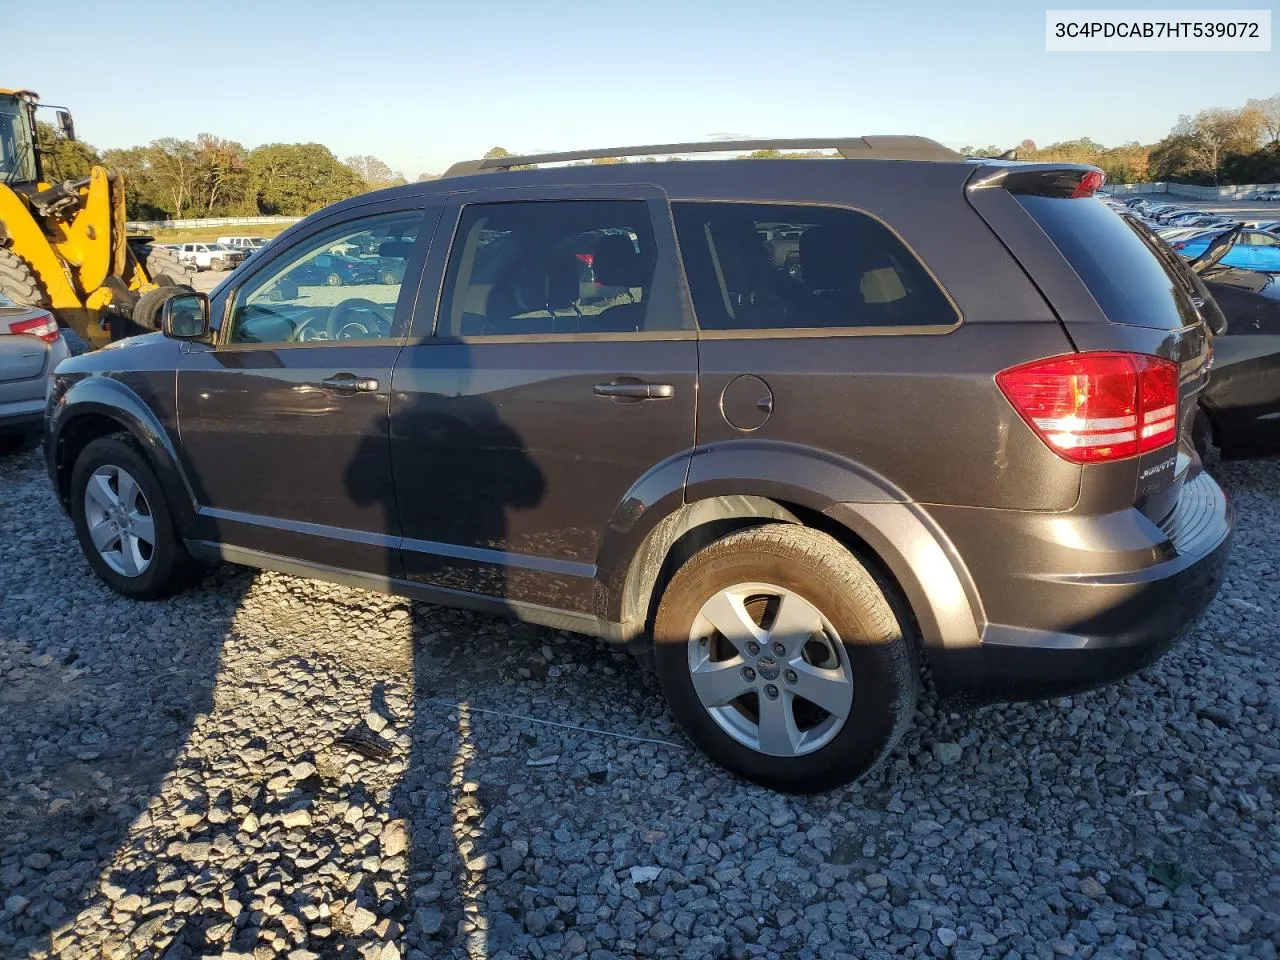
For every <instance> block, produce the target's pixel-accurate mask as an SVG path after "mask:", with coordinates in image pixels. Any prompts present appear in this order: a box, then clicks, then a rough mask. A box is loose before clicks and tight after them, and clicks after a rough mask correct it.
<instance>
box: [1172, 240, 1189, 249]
mask: <svg viewBox="0 0 1280 960" xmlns="http://www.w3.org/2000/svg"><path fill="white" fill-rule="evenodd" d="M1173 249H1175V250H1185V249H1187V241H1185V240H1179V241H1178V242H1177V243H1175V244H1174V245H1173Z"/></svg>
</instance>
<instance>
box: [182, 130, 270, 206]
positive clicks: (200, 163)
mask: <svg viewBox="0 0 1280 960" xmlns="http://www.w3.org/2000/svg"><path fill="white" fill-rule="evenodd" d="M195 158H196V180H195V186H194V189H193V190H192V200H193V204H194V205H195V206H197V207H198V208H200V209H201V210H202V211H203V212H204V215H205V216H215V215H218V214H231V213H257V204H256V203H255V202H254V198H253V196H252V188H253V177H252V175H251V173H250V172H249V163H248V153H247V152H246V151H245V149H244V147H242V146H241V145H240V144H238V143H236V142H235V141H234V140H227V139H225V138H223V137H217V136H214V135H213V134H211V133H202V134H200V136H198V137H197V138H196V150H195Z"/></svg>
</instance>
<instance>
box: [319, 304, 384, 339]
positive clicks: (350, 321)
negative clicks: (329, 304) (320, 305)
mask: <svg viewBox="0 0 1280 960" xmlns="http://www.w3.org/2000/svg"><path fill="white" fill-rule="evenodd" d="M391 322H392V321H391V314H390V313H388V312H387V308H386V307H384V306H383V305H382V304H380V303H374V302H373V301H372V300H366V299H364V298H363V297H353V298H352V299H350V300H343V301H342V302H341V303H339V304H336V305H335V306H334V308H333V309H332V310H330V311H329V319H328V320H327V321H325V331H326V332H327V333H328V335H329V339H330V340H363V339H366V338H370V337H386V336H388V335H390V333H391Z"/></svg>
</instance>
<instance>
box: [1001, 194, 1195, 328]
mask: <svg viewBox="0 0 1280 960" xmlns="http://www.w3.org/2000/svg"><path fill="white" fill-rule="evenodd" d="M1015 197H1016V198H1017V200H1018V202H1019V203H1020V204H1022V206H1023V208H1024V209H1025V210H1026V211H1027V212H1028V213H1029V214H1031V216H1032V217H1034V218H1035V221H1036V223H1038V224H1039V225H1040V227H1041V229H1043V230H1044V232H1045V233H1046V234H1048V235H1049V239H1050V240H1052V241H1053V242H1054V245H1055V246H1057V248H1058V249H1059V250H1060V251H1061V252H1062V255H1063V256H1064V257H1066V258H1067V262H1068V263H1070V264H1071V266H1072V268H1073V269H1074V270H1075V272H1076V273H1077V274H1078V275H1079V277H1080V279H1081V280H1083V281H1084V283H1085V285H1086V286H1087V287H1088V288H1089V292H1090V293H1092V294H1093V298H1094V299H1095V300H1096V301H1098V306H1100V307H1101V308H1102V310H1103V312H1104V313H1105V314H1106V315H1107V317H1108V319H1110V320H1111V322H1112V323H1127V324H1132V325H1134V326H1138V327H1156V328H1157V329H1161V330H1176V329H1178V328H1179V327H1185V326H1189V325H1191V324H1194V323H1196V322H1198V321H1199V315H1198V314H1197V313H1196V309H1195V307H1194V306H1193V305H1192V303H1191V299H1190V296H1189V294H1188V292H1187V289H1186V286H1185V284H1186V281H1185V280H1183V279H1182V278H1181V277H1179V276H1178V273H1177V271H1178V270H1179V269H1180V268H1179V267H1177V266H1176V265H1174V264H1165V263H1164V262H1163V261H1162V257H1161V254H1160V252H1159V251H1158V249H1157V248H1156V246H1155V244H1156V243H1159V241H1158V240H1150V239H1148V238H1147V237H1144V236H1143V235H1142V233H1141V231H1140V229H1139V228H1138V226H1137V225H1136V224H1132V223H1131V222H1130V221H1129V220H1127V219H1125V218H1124V217H1121V216H1120V215H1119V214H1117V213H1115V212H1114V211H1112V210H1108V209H1107V208H1106V206H1105V205H1104V204H1103V203H1102V202H1101V201H1098V200H1085V199H1066V198H1063V197H1041V196H1035V195H1030V194H1015Z"/></svg>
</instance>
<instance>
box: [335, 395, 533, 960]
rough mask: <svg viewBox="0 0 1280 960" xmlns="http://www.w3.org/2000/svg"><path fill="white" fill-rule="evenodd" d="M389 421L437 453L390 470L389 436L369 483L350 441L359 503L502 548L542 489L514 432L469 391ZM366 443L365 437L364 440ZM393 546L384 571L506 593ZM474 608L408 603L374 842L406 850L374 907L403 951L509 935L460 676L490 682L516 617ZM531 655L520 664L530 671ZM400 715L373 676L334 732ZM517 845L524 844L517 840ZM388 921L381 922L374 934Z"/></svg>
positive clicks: (385, 849) (487, 945)
mask: <svg viewBox="0 0 1280 960" xmlns="http://www.w3.org/2000/svg"><path fill="white" fill-rule="evenodd" d="M392 433H393V435H394V434H399V435H401V436H404V437H408V438H411V439H413V440H420V441H421V442H422V443H423V444H424V445H425V446H426V448H427V449H429V450H430V451H432V453H433V454H438V455H439V461H438V462H428V463H425V464H423V463H422V461H421V460H416V461H415V465H421V466H425V469H424V470H423V471H422V472H421V473H420V474H419V475H418V476H417V477H416V479H415V480H414V481H413V482H412V484H411V485H406V484H405V483H404V482H403V480H402V479H401V478H402V477H404V476H405V475H406V474H409V473H411V471H409V470H405V469H403V464H400V465H397V464H395V458H396V457H397V456H398V454H399V451H400V449H401V448H398V447H397V445H396V443H395V442H394V439H393V443H392V458H393V469H394V470H396V476H397V482H396V485H395V488H394V489H388V488H386V487H385V486H378V485H370V484H369V483H367V482H366V478H365V477H364V476H362V475H361V474H360V473H359V471H358V470H357V469H356V465H358V464H360V463H362V462H367V460H366V458H367V457H369V456H371V455H373V454H374V453H375V452H376V451H371V450H362V451H358V452H357V453H356V455H355V456H354V457H353V459H352V465H351V468H350V469H349V470H348V473H347V477H346V487H347V492H348V495H349V496H350V498H351V499H352V500H353V501H354V502H356V503H359V504H362V505H369V504H380V505H381V506H382V508H383V513H384V516H385V524H384V526H385V529H386V530H388V531H396V532H400V526H401V518H402V517H406V516H416V517H422V516H424V514H425V515H429V524H430V527H431V529H432V530H433V531H436V536H437V537H438V539H439V541H440V542H443V543H446V544H449V545H451V546H453V547H460V548H464V549H472V550H477V551H498V552H502V551H506V550H507V549H508V548H509V544H508V512H509V511H513V510H527V509H532V508H534V507H536V506H537V505H538V503H539V502H540V501H541V500H542V497H543V494H544V491H545V484H544V479H543V476H542V473H541V471H540V470H539V469H538V467H537V466H536V465H535V464H534V462H533V461H532V459H531V458H530V457H529V455H528V453H527V451H526V450H525V447H524V443H523V440H522V439H521V437H520V436H519V435H518V434H517V433H516V432H515V431H513V430H512V429H510V428H509V427H508V426H506V425H505V424H504V423H503V422H502V420H501V418H500V416H499V413H498V410H497V408H496V407H495V406H494V405H493V404H492V403H490V402H488V401H487V400H486V399H484V398H483V397H482V396H480V395H475V394H473V395H471V396H465V397H464V396H463V395H462V393H461V391H460V394H459V396H456V397H443V396H438V395H433V394H425V393H424V394H416V395H411V396H410V397H409V399H408V400H407V405H405V406H402V407H401V408H400V409H398V410H396V412H395V416H394V420H393V426H392ZM377 443H379V441H378V440H377V439H376V438H370V439H369V440H368V441H366V444H377ZM407 532H412V531H407ZM394 554H395V555H389V556H388V557H387V558H386V562H385V569H384V571H382V572H384V573H386V574H388V575H391V576H397V577H407V578H409V579H412V580H416V581H418V582H421V583H423V584H425V585H427V586H434V587H443V588H446V589H451V590H464V591H468V592H472V593H476V594H480V595H485V596H489V597H497V598H502V597H505V596H506V595H507V593H508V583H507V580H508V573H507V570H506V568H505V567H504V566H502V565H501V564H500V563H486V562H483V561H475V562H471V561H464V560H456V559H452V560H446V559H443V558H438V557H431V556H429V555H427V554H425V552H423V553H420V554H419V555H418V556H416V557H415V558H414V559H413V560H412V561H411V569H409V570H407V571H406V570H405V569H403V567H404V564H405V562H406V561H405V556H407V555H408V551H405V554H404V555H401V553H400V551H394ZM493 555H494V554H493V553H486V554H483V556H493ZM485 621H486V618H485V617H484V616H476V615H472V614H469V613H466V612H463V611H449V610H442V609H440V608H436V607H433V606H431V605H429V604H425V603H421V602H414V603H412V604H411V606H410V618H409V624H408V629H409V637H410V640H411V645H412V654H411V655H412V693H411V698H410V705H409V710H410V711H411V713H412V719H411V720H410V722H409V735H408V739H409V753H408V758H407V762H406V765H405V769H404V772H403V774H402V775H401V777H400V780H399V782H398V783H397V784H396V786H395V788H394V789H393V791H392V794H391V797H390V801H389V813H390V820H389V822H388V824H387V825H386V826H385V827H384V828H383V830H382V834H381V836H380V838H379V842H380V848H381V852H382V855H383V856H384V857H386V856H390V857H397V856H405V857H406V859H407V862H406V864H405V866H404V871H403V873H402V883H401V886H400V889H399V894H400V897H401V902H400V903H399V904H397V905H389V904H386V903H385V902H384V903H382V904H381V908H380V912H381V913H383V914H384V915H388V914H389V915H390V916H391V917H393V918H396V920H397V922H398V924H399V929H400V931H402V942H403V943H404V944H405V945H406V946H407V947H408V948H409V949H410V950H411V951H412V950H420V951H422V952H423V953H426V954H431V953H433V952H437V951H438V950H439V949H440V947H441V946H442V945H448V946H449V947H451V948H452V949H453V950H454V951H455V952H458V953H460V955H464V956H467V957H471V958H482V957H483V958H487V957H490V956H492V955H494V954H496V953H501V952H502V951H503V950H504V949H506V948H508V947H509V946H510V945H511V943H512V941H513V939H514V933H515V930H514V920H513V914H512V913H508V912H506V911H505V910H504V909H503V907H505V906H507V905H505V904H502V903H501V902H498V901H496V900H495V897H496V893H494V892H492V891H490V890H489V889H488V887H487V885H486V880H485V874H486V870H487V869H489V868H490V867H492V866H494V865H496V861H495V858H494V857H493V855H492V854H489V853H485V852H484V848H485V847H488V846H489V844H488V843H486V835H487V834H488V833H490V832H491V831H492V829H493V828H492V826H491V824H490V823H489V818H488V807H489V806H490V802H491V800H492V799H493V797H492V790H493V789H495V784H494V782H493V781H491V780H490V781H489V782H487V783H483V784H482V783H481V782H480V780H479V778H478V776H477V775H476V773H475V769H474V768H475V764H476V760H477V752H478V750H480V749H481V747H480V746H479V744H478V742H477V732H476V728H475V718H474V715H473V696H474V694H475V693H476V692H478V691H477V688H476V686H475V685H474V684H472V683H469V682H468V678H471V679H473V680H474V679H481V680H482V683H481V686H480V689H481V690H483V689H485V688H490V687H492V684H493V681H494V680H495V679H498V678H500V677H501V676H502V675H503V674H504V673H505V672H506V669H505V668H506V667H507V665H509V663H510V661H511V658H512V656H513V655H515V656H517V657H518V656H519V653H518V646H519V645H518V644H516V643H511V642H510V640H508V639H507V638H505V637H503V634H505V633H508V631H509V633H510V635H511V639H514V638H515V636H516V635H519V633H520V631H521V629H522V628H521V627H519V626H515V627H511V628H508V627H507V625H506V624H502V623H501V621H494V622H495V623H496V624H498V625H499V626H500V627H501V628H502V629H501V630H500V631H495V630H493V629H492V628H491V627H490V626H489V625H488V624H487V623H486V622H485ZM540 633H541V631H538V630H535V629H530V630H529V631H528V632H526V633H525V634H524V635H525V636H527V637H529V638H530V639H531V641H532V640H534V638H535V637H536V636H537V635H538V634H540ZM497 638H502V639H497ZM535 642H536V641H535ZM497 646H501V647H502V648H503V649H497ZM533 669H536V667H534V668H525V670H526V672H528V674H529V675H530V676H532V670H533ZM543 670H544V672H545V667H544V668H543ZM406 719H407V718H404V717H396V716H394V714H393V713H392V712H390V711H388V710H387V706H386V702H385V698H384V696H383V690H382V688H381V686H380V685H379V686H375V688H374V690H373V694H372V697H371V701H370V703H369V710H368V714H367V715H366V718H365V721H364V723H363V724H360V725H359V728H358V729H355V730H352V731H351V732H350V733H349V734H348V735H347V736H348V741H347V742H348V744H349V745H351V746H352V747H354V748H355V749H357V750H359V749H361V747H360V746H359V744H361V743H362V742H363V743H364V744H366V745H369V746H371V747H374V748H375V749H376V748H378V745H379V744H380V743H381V741H380V739H379V737H378V735H377V730H374V729H370V724H371V723H372V724H373V726H375V727H381V726H382V725H383V723H387V724H393V725H394V724H396V721H400V726H401V728H402V727H403V721H404V720H406ZM522 849H523V850H524V851H525V852H526V853H527V851H528V849H529V845H528V843H527V842H525V844H524V846H523V848H522ZM508 865H510V864H508ZM371 899H372V900H374V901H376V900H377V899H378V898H376V897H374V898H371ZM394 932H395V929H394V928H393V929H391V930H385V931H384V934H386V935H388V936H389V935H390V934H391V933H394Z"/></svg>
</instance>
